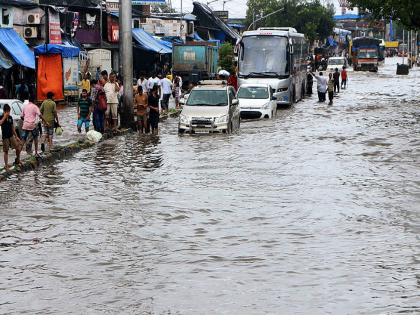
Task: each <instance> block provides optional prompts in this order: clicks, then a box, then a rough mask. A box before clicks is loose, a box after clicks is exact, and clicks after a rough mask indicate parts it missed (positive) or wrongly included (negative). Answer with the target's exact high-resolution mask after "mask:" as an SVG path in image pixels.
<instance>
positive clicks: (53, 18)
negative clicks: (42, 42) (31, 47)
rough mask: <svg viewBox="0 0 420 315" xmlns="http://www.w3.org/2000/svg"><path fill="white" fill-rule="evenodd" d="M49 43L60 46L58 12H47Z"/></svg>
mask: <svg viewBox="0 0 420 315" xmlns="http://www.w3.org/2000/svg"><path fill="white" fill-rule="evenodd" d="M48 24H49V28H48V29H49V41H50V43H51V44H61V43H62V41H61V28H60V15H59V14H58V12H55V11H53V10H50V9H49V10H48Z"/></svg>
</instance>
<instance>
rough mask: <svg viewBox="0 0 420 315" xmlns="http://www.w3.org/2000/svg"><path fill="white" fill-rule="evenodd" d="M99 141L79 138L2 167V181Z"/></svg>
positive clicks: (107, 136) (105, 137) (118, 133)
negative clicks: (7, 166) (20, 163)
mask: <svg viewBox="0 0 420 315" xmlns="http://www.w3.org/2000/svg"><path fill="white" fill-rule="evenodd" d="M180 112H181V111H180V110H176V111H170V112H169V113H167V114H164V115H161V116H160V118H159V120H160V121H165V120H167V119H168V118H176V117H178V116H179V115H180ZM132 132H133V129H131V128H130V129H121V130H118V131H116V132H114V133H105V134H103V137H102V140H101V141H100V142H99V143H101V142H103V141H106V140H108V139H112V138H114V137H119V136H124V135H126V134H129V133H132ZM96 144H97V143H95V142H91V141H89V140H87V139H85V140H78V141H76V142H71V143H69V144H67V145H64V146H56V147H55V148H54V149H53V150H52V152H49V153H47V154H44V155H42V156H41V157H39V158H36V157H34V156H31V157H29V158H27V159H25V160H23V161H22V164H23V166H21V167H13V168H12V169H11V170H9V171H6V170H5V169H4V168H2V169H0V182H2V181H4V180H6V179H7V178H9V177H10V176H12V175H15V174H20V173H24V172H28V171H31V170H34V169H37V168H38V167H40V166H41V165H46V164H51V163H54V162H56V161H58V160H62V159H64V158H65V157H69V156H72V155H74V154H76V153H78V152H80V151H82V150H84V149H88V148H91V147H93V146H95V145H96Z"/></svg>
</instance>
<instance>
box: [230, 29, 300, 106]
mask: <svg viewBox="0 0 420 315" xmlns="http://www.w3.org/2000/svg"><path fill="white" fill-rule="evenodd" d="M238 51H239V56H238V57H239V58H238V60H239V63H238V70H239V72H238V77H239V86H241V85H243V84H255V83H265V84H269V85H270V87H271V88H272V89H273V90H274V96H275V97H276V98H277V104H278V105H282V104H283V105H291V104H292V103H294V102H296V101H298V100H300V99H303V98H304V96H305V87H306V77H307V64H306V60H307V57H308V43H307V41H306V39H305V36H304V35H303V34H301V33H298V32H297V31H296V30H295V29H294V28H291V27H271V28H265V27H263V28H259V29H258V30H256V31H247V32H244V33H243V35H242V38H241V40H240V42H239V49H238Z"/></svg>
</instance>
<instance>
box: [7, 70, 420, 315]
mask: <svg viewBox="0 0 420 315" xmlns="http://www.w3.org/2000/svg"><path fill="white" fill-rule="evenodd" d="M394 71H395V67H392V66H390V65H388V66H387V67H385V68H384V69H381V71H380V73H379V74H373V73H349V76H350V78H349V79H350V83H349V89H348V90H346V91H345V92H343V93H340V95H339V97H337V99H336V100H335V101H334V106H327V105H324V104H318V103H316V100H315V97H312V98H309V99H306V100H305V101H304V102H301V103H298V104H297V105H296V106H294V107H293V108H291V109H288V110H281V111H279V113H278V117H277V119H275V120H272V121H259V122H246V123H244V124H242V130H241V132H240V133H239V134H237V135H230V136H223V135H222V136H220V135H218V136H209V137H190V136H183V137H178V135H177V129H176V126H177V125H176V121H174V120H170V121H168V122H167V123H165V124H162V128H163V130H162V133H161V135H160V136H159V137H149V136H140V135H137V134H133V135H129V136H126V137H120V138H117V139H112V140H109V141H107V142H104V143H102V144H100V145H98V146H97V147H95V148H91V149H89V150H86V151H83V152H80V153H78V154H77V155H76V156H75V157H73V158H71V159H68V160H65V161H63V162H61V163H59V164H56V165H49V166H45V167H43V168H41V169H39V170H36V171H33V172H30V173H27V174H24V175H20V176H16V177H14V178H12V179H10V180H9V181H7V182H5V183H0V194H1V200H2V206H3V207H2V210H1V211H2V212H1V217H0V254H1V256H0V267H1V268H0V296H1V298H0V313H25V312H27V313H41V314H49V313H72V312H73V313H74V312H76V313H88V314H97V313H123V314H125V313H128V314H396V313H409V314H418V313H420V303H419V301H420V294H419V292H420V290H419V289H420V288H419V287H420V285H419V281H420V279H419V274H420V272H419V269H420V268H419V261H420V257H419V247H418V244H419V235H420V234H419V232H420V224H419V222H420V220H419V219H420V213H419V207H418V205H419V201H420V194H419V185H420V181H419V179H418V174H419V149H418V148H419V145H420V140H419V137H418V135H419V116H420V115H419V111H418V93H417V94H416V89H417V88H418V84H419V82H420V81H419V80H420V71H412V73H411V74H410V76H409V77H398V78H396V77H394V76H393V75H392V74H393V72H394ZM367 83H368V84H367Z"/></svg>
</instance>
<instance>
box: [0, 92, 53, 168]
mask: <svg viewBox="0 0 420 315" xmlns="http://www.w3.org/2000/svg"><path fill="white" fill-rule="evenodd" d="M23 98H24V99H25V103H24V107H23V111H22V116H21V119H22V120H23V125H22V133H21V134H20V133H18V132H17V131H16V130H17V128H16V127H15V126H14V122H13V118H12V116H11V107H10V106H9V105H8V104H5V105H4V107H3V114H2V115H1V116H0V125H1V130H2V140H3V153H4V166H5V169H6V170H8V169H9V163H8V162H9V150H10V149H15V151H16V159H15V162H14V164H15V165H20V164H21V161H20V154H21V152H22V150H23V148H24V147H25V146H26V148H27V151H28V152H32V144H34V146H35V156H38V144H39V137H40V136H41V137H42V139H41V151H43V152H44V151H45V150H46V145H48V150H49V151H51V149H52V146H53V135H54V130H55V128H58V127H59V125H60V123H59V119H58V115H57V106H56V103H55V102H54V100H53V98H54V94H53V93H52V92H48V93H47V98H46V100H44V101H43V102H42V104H41V107H38V106H37V105H36V104H35V99H34V97H33V95H30V94H29V93H28V92H26V93H25V95H23ZM41 122H42V124H41Z"/></svg>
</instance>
